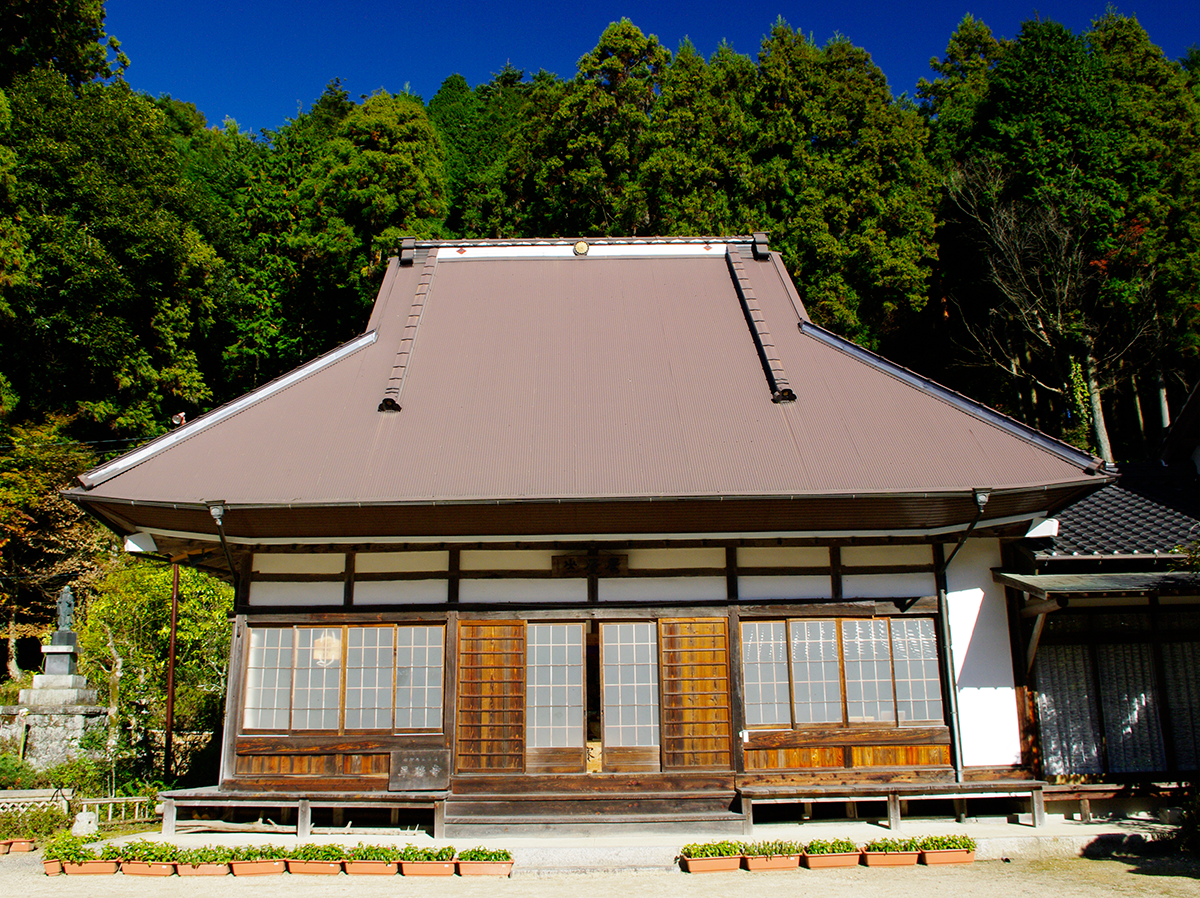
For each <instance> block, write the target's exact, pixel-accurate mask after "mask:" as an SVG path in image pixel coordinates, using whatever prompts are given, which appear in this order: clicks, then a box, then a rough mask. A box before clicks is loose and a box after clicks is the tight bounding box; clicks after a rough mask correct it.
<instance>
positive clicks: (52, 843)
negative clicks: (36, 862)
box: [42, 830, 97, 864]
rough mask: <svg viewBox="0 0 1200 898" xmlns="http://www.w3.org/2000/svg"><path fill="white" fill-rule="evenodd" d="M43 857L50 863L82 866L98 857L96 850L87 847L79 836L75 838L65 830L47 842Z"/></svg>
mask: <svg viewBox="0 0 1200 898" xmlns="http://www.w3.org/2000/svg"><path fill="white" fill-rule="evenodd" d="M42 857H43V858H44V859H45V860H48V861H62V862H63V863H64V864H82V863H83V862H84V861H94V860H96V857H97V855H96V849H95V848H92V847H91V846H89V845H85V844H84V841H83V839H81V838H79V836H73V835H71V834H70V833H69V832H67V831H65V830H64V831H62V832H57V833H55V834H54V835H53V836H51V837H50V838H49V839H47V840H46V844H45V846H43V849H42Z"/></svg>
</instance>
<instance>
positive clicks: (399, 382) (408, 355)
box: [379, 238, 438, 412]
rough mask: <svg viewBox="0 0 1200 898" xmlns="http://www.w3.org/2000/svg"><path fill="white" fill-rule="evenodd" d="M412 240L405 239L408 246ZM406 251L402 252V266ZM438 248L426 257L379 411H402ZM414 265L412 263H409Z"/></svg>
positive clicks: (431, 250) (430, 251) (432, 249)
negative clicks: (406, 380) (414, 348)
mask: <svg viewBox="0 0 1200 898" xmlns="http://www.w3.org/2000/svg"><path fill="white" fill-rule="evenodd" d="M410 239H411V238H405V241H404V242H405V244H408V242H409V240H410ZM403 253H404V250H401V260H402V261H401V264H404V262H403ZM437 259H438V252H437V248H436V247H434V248H431V249H430V250H429V255H428V256H426V257H425V265H424V266H423V268H422V270H421V278H420V282H419V283H418V284H417V292H416V294H415V295H414V296H413V302H412V307H411V308H410V309H409V310H408V321H407V323H405V325H404V332H403V333H402V334H401V335H400V346H399V348H398V349H397V350H396V360H395V362H394V363H393V364H392V373H391V375H389V377H388V382H387V387H386V388H385V389H384V391H383V399H382V400H380V402H379V411H381V412H398V411H400V391H401V390H403V389H404V378H405V375H407V374H408V363H409V361H410V360H411V359H412V351H413V344H414V343H416V340H417V328H418V327H419V326H420V324H421V316H422V315H423V314H424V313H425V301H426V300H427V299H428V298H429V289H430V286H431V285H432V283H433V271H434V268H435V267H436V266H437ZM409 264H410V265H411V264H412V263H411V262H410V263H409Z"/></svg>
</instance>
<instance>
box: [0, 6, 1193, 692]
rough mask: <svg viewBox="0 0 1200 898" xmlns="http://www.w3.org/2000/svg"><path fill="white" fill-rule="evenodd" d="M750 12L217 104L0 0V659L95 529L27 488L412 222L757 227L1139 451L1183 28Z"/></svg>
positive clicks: (894, 316)
mask: <svg viewBox="0 0 1200 898" xmlns="http://www.w3.org/2000/svg"><path fill="white" fill-rule="evenodd" d="M763 24H764V30H765V32H766V33H765V36H764V38H763V40H762V44H761V46H760V48H759V50H758V52H757V54H756V55H755V56H753V57H751V56H747V55H743V54H740V53H738V52H735V51H734V50H733V49H732V48H730V47H728V46H722V47H721V48H719V49H718V50H717V51H716V52H715V53H713V54H712V55H711V56H710V57H708V58H705V57H704V56H703V55H701V54H700V53H699V52H697V50H696V49H695V48H694V47H692V46H691V45H689V44H688V43H684V44H683V45H681V46H680V47H678V48H676V49H675V50H673V51H672V50H671V49H669V48H667V47H664V46H663V45H662V44H661V43H660V42H659V41H658V39H657V38H655V37H654V36H653V35H646V34H644V33H642V31H641V30H640V29H639V28H638V27H637V26H636V25H635V24H634V23H632V22H630V21H628V20H622V21H620V22H616V23H613V24H612V25H611V26H609V27H608V28H607V29H606V30H605V31H604V32H603V33H602V34H601V35H599V36H598V41H597V43H596V46H595V47H593V48H591V49H587V48H580V51H581V56H580V58H579V62H578V67H577V71H576V72H575V73H574V75H573V76H572V77H569V78H564V77H559V76H557V75H554V74H550V73H548V72H545V71H541V72H535V73H531V72H524V71H520V70H517V69H514V68H511V67H506V68H505V69H503V70H502V71H500V72H497V73H496V74H495V75H494V76H493V77H492V78H491V80H489V81H487V82H486V83H482V84H476V85H471V84H468V83H467V82H466V80H465V79H463V78H462V77H461V76H460V75H455V74H449V76H448V77H447V78H446V79H445V81H444V82H443V83H442V86H441V88H440V89H439V90H438V92H437V93H436V94H435V95H434V96H433V97H431V98H429V100H428V102H426V101H425V100H423V99H422V98H421V97H418V96H415V95H412V94H410V93H405V92H401V93H390V92H386V91H380V92H377V93H375V94H372V95H370V96H363V97H357V98H354V97H351V96H349V95H348V93H347V92H346V90H344V89H343V87H342V85H341V83H340V82H339V81H338V80H337V79H336V77H334V76H336V74H337V73H336V72H333V73H330V75H331V77H334V80H332V81H330V82H329V85H328V87H327V88H326V90H325V92H324V93H323V94H322V95H321V96H320V97H318V98H316V99H315V100H314V101H313V103H312V104H311V106H310V108H308V110H307V111H305V112H303V113H301V114H298V115H297V116H296V118H295V119H292V120H289V121H287V122H286V123H284V124H283V125H282V126H281V127H279V128H278V129H275V130H270V131H264V132H262V133H260V134H248V133H244V132H243V131H242V130H240V129H239V128H238V126H237V124H236V123H235V122H232V121H226V122H224V123H222V124H219V125H213V124H210V123H208V122H206V121H205V120H204V118H203V116H202V115H201V114H200V113H199V112H198V111H197V110H196V108H195V106H194V105H192V104H190V103H189V102H188V101H187V99H186V98H174V97H168V96H162V97H157V98H156V97H150V96H147V95H144V94H140V93H137V92H135V91H133V90H131V89H130V88H129V86H128V85H127V84H126V83H125V82H124V81H123V80H122V77H121V72H122V70H123V67H124V66H125V65H127V64H128V60H127V59H126V58H125V57H124V55H123V54H122V53H121V51H120V48H119V44H117V43H116V41H114V40H112V39H110V38H109V37H108V36H107V35H106V34H105V31H104V10H103V4H102V2H100V0H45V2H40V3H35V4H30V3H27V2H17V0H3V2H0V606H3V611H2V613H3V614H4V616H5V620H4V621H3V622H0V627H3V626H7V632H8V636H9V647H10V651H9V652H8V657H9V660H10V668H9V672H10V673H13V671H14V668H13V666H12V665H13V664H14V663H15V662H14V660H13V659H14V658H15V653H14V652H13V651H12V650H11V648H12V646H13V645H15V643H14V642H13V640H15V639H16V638H17V637H18V636H20V635H22V634H33V633H37V632H40V631H41V629H44V628H45V625H46V622H47V621H48V620H49V615H48V608H49V607H50V606H51V605H52V596H53V595H54V594H55V593H56V592H57V590H58V589H59V588H60V587H61V586H62V585H64V584H66V583H72V584H73V585H75V586H76V587H77V588H78V589H81V590H83V591H84V592H85V593H86V592H87V591H88V590H90V589H93V588H94V585H95V584H96V583H99V582H101V581H102V579H103V578H104V577H106V576H109V575H110V574H111V566H112V564H114V563H115V562H113V560H112V558H113V552H112V548H111V546H110V544H109V542H108V537H106V536H105V535H104V534H103V533H101V532H99V531H98V530H97V529H96V528H95V527H94V526H93V525H91V524H90V523H89V522H88V521H86V520H84V519H83V518H81V517H80V516H79V514H78V513H77V512H76V511H75V510H74V509H73V508H72V507H69V506H66V505H65V504H64V503H62V502H61V501H59V500H58V499H57V498H56V491H57V489H58V488H59V487H60V486H62V485H63V484H65V483H66V482H67V481H68V480H69V479H70V478H71V477H72V476H73V475H74V474H75V473H77V472H78V471H79V470H81V469H83V468H84V467H86V466H88V465H91V464H93V463H95V462H96V461H98V460H100V459H101V458H104V457H110V456H112V455H114V454H116V453H118V452H121V451H124V450H126V449H128V448H130V447H132V446H134V445H136V444H137V443H138V442H141V441H143V440H145V439H147V438H150V437H153V436H155V435H157V434H160V433H162V432H164V431H165V430H166V429H168V428H169V427H170V426H171V417H172V416H173V415H176V414H178V413H184V414H186V415H187V416H188V417H194V416H195V415H196V414H198V413H202V412H204V411H205V410H207V409H210V408H213V407H215V406H216V405H218V404H220V403H222V402H225V401H228V400H230V399H232V398H234V397H236V396H238V395H240V394H242V393H244V392H246V391H247V390H250V389H252V388H254V387H255V386H257V385H259V384H262V383H264V382H266V381H268V380H270V379H272V378H274V377H276V376H277V375H279V374H280V373H282V372H284V371H286V370H288V369H290V368H292V367H294V366H296V365H298V364H300V363H302V362H304V361H306V360H308V359H311V358H312V357H314V356H316V355H319V354H320V353H322V352H325V351H326V350H328V349H330V348H331V347H333V346H335V345H337V344H338V343H340V342H342V341H344V340H346V339H348V338H350V337H352V336H354V335H356V334H358V333H360V332H361V331H362V330H363V328H364V326H365V324H366V321H367V317H368V312H369V309H370V305H371V302H372V300H373V298H374V295H375V292H376V290H377V288H378V285H379V283H380V281H381V279H382V276H383V272H384V269H385V267H386V263H387V259H388V257H389V255H390V254H391V253H392V252H393V251H394V249H395V248H396V247H397V246H398V244H399V241H400V240H401V238H402V237H404V236H408V235H415V236H417V237H418V238H443V237H444V238H488V237H559V236H601V235H621V236H638V235H723V234H746V233H750V232H752V231H767V232H769V233H770V235H771V236H770V244H771V248H772V249H773V250H776V251H778V252H779V253H780V254H781V256H782V258H783V260H784V262H785V263H786V265H787V267H788V269H789V271H790V272H791V273H792V275H793V277H794V278H795V280H796V284H797V286H798V288H799V291H800V295H801V297H802V298H803V300H804V302H805V304H806V306H807V308H808V311H809V313H810V314H811V315H812V317H813V318H814V320H816V321H817V322H818V323H820V324H821V325H823V326H825V327H827V328H830V329H832V330H834V331H836V332H838V333H840V334H843V335H845V336H847V337H850V338H851V339H854V340H856V341H858V342H859V343H861V344H863V345H865V346H867V347H870V348H872V349H875V350H877V351H879V352H882V353H883V354H884V355H886V356H888V357H890V358H892V359H894V360H896V361H898V362H900V363H902V364H904V365H907V366H908V367H910V368H912V369H914V370H916V371H918V372H919V373H921V374H924V375H927V376H930V377H933V378H934V379H936V380H938V381H940V382H942V383H945V384H947V385H949V386H951V387H954V388H955V389H958V390H960V391H961V392H963V393H965V394H967V395H969V396H971V397H973V398H977V399H980V400H982V401H984V402H987V403H989V404H991V405H993V406H995V407H997V408H999V409H1000V410H1002V411H1004V412H1006V413H1007V414H1009V415H1012V416H1013V417H1015V418H1018V419H1020V420H1022V421H1025V422H1027V423H1029V424H1031V425H1034V426H1036V427H1038V428H1040V429H1041V430H1043V431H1045V432H1047V433H1049V434H1052V435H1054V436H1057V437H1060V438H1062V439H1065V440H1068V441H1070V442H1073V443H1075V444H1077V445H1080V446H1084V447H1088V448H1090V449H1091V450H1092V451H1094V452H1096V453H1098V454H1101V455H1103V456H1104V457H1105V458H1107V459H1109V460H1116V461H1128V460H1137V459H1141V458H1144V457H1147V455H1149V454H1151V453H1152V452H1153V451H1154V449H1155V447H1156V445H1157V443H1158V441H1159V440H1160V438H1161V435H1162V432H1163V430H1164V427H1165V426H1166V425H1167V424H1168V423H1169V421H1170V416H1171V413H1172V412H1173V411H1174V410H1177V409H1178V407H1179V405H1180V404H1181V403H1182V401H1183V399H1184V398H1185V397H1186V395H1187V394H1188V392H1189V390H1190V388H1191V387H1192V385H1193V384H1194V383H1195V382H1196V378H1197V375H1198V374H1200V358H1198V356H1197V351H1198V349H1200V341H1198V332H1197V315H1198V313H1200V305H1198V303H1200V287H1198V283H1200V201H1198V196H1200V50H1198V49H1197V48H1195V47H1193V49H1192V50H1191V51H1190V52H1189V54H1188V55H1187V56H1186V57H1185V58H1184V59H1182V60H1170V59H1167V58H1166V57H1165V56H1164V54H1163V53H1162V51H1161V50H1160V49H1159V48H1158V47H1157V46H1156V45H1155V44H1154V43H1153V41H1152V40H1151V38H1150V36H1149V35H1148V34H1147V33H1146V32H1145V30H1144V29H1143V28H1142V27H1141V26H1140V25H1139V23H1138V22H1137V21H1136V19H1134V18H1131V17H1126V16H1123V15H1120V14H1118V13H1116V12H1113V11H1110V12H1109V13H1107V14H1106V15H1104V16H1103V17H1102V18H1100V19H1098V20H1096V21H1095V22H1094V23H1093V25H1092V27H1091V28H1090V29H1089V30H1088V31H1087V32H1086V33H1079V34H1077V33H1073V32H1072V31H1070V30H1068V29H1066V28H1064V27H1063V26H1062V25H1060V24H1058V23H1056V22H1053V21H1049V20H1045V19H1039V20H1031V21H1028V22H1026V23H1025V24H1024V25H1023V26H1022V28H1021V30H1020V32H1019V34H1018V35H1017V36H1016V37H1015V38H1014V39H1012V40H998V39H997V38H995V37H994V36H993V34H992V32H991V31H990V30H989V28H988V27H987V25H986V24H985V23H984V22H982V21H979V20H977V19H974V18H971V17H969V16H968V17H967V18H965V19H964V20H963V21H962V22H961V24H960V25H959V27H958V28H957V29H956V30H955V31H954V33H953V34H950V35H947V44H946V50H945V53H944V55H943V56H942V57H941V58H938V59H934V60H932V61H931V69H930V77H929V78H928V79H927V80H924V81H922V82H921V84H920V86H919V88H918V90H917V95H916V97H915V98H908V97H895V96H893V95H892V93H891V91H890V89H889V87H888V84H887V80H886V78H885V77H884V75H883V73H882V72H881V71H880V69H879V68H878V67H876V66H875V65H874V63H873V62H872V60H871V55H870V53H869V48H862V47H857V46H854V45H853V44H851V43H850V42H849V41H847V40H845V39H842V38H834V39H832V40H830V41H829V42H827V43H825V44H822V45H818V44H816V43H814V42H813V41H812V40H811V38H809V37H806V36H805V34H804V33H802V32H800V31H797V30H795V29H793V28H792V27H791V26H790V25H789V24H788V23H785V22H784V21H782V20H779V21H776V22H775V23H774V24H771V23H769V22H764V23H763ZM802 390H803V385H798V392H801V391H802ZM16 672H17V673H19V670H18V671H16Z"/></svg>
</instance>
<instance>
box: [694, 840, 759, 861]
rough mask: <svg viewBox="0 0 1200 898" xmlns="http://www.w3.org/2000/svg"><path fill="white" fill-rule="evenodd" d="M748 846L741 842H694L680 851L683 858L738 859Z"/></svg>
mask: <svg viewBox="0 0 1200 898" xmlns="http://www.w3.org/2000/svg"><path fill="white" fill-rule="evenodd" d="M745 847H746V846H745V845H744V844H743V843H741V842H693V843H692V844H690V845H684V846H683V847H682V848H680V849H679V854H680V855H681V856H682V857H687V858H698V857H737V856H738V855H741V854H743V853H744V851H743V849H744V848H745Z"/></svg>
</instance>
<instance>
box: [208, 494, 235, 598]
mask: <svg viewBox="0 0 1200 898" xmlns="http://www.w3.org/2000/svg"><path fill="white" fill-rule="evenodd" d="M208 513H209V514H211V515H212V517H213V520H214V521H215V522H216V524H217V536H219V537H220V538H221V550H222V551H223V552H224V553H225V563H226V564H228V565H229V576H230V578H232V580H233V588H234V591H235V592H236V591H237V588H238V572H237V568H236V567H234V564H233V556H232V555H231V554H230V553H229V543H228V542H227V541H226V539H225V524H224V518H225V504H224V503H223V502H209V503H208Z"/></svg>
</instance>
